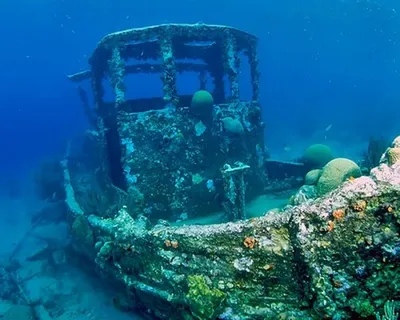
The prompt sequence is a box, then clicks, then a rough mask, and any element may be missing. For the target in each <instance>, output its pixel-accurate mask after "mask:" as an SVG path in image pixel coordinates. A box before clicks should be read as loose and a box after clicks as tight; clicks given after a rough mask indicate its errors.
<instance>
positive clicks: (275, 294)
mask: <svg viewBox="0 0 400 320" xmlns="http://www.w3.org/2000/svg"><path fill="white" fill-rule="evenodd" d="M399 195H400V164H398V163H396V164H394V165H393V166H392V167H389V166H387V165H386V164H381V165H380V167H378V168H375V169H374V170H372V173H371V176H370V177H360V178H358V179H355V180H351V181H348V182H345V183H344V184H343V185H342V186H341V187H340V188H339V189H338V190H335V191H333V192H331V193H330V194H328V195H326V196H325V197H323V198H321V199H317V200H314V201H309V202H306V203H305V204H302V205H300V206H296V207H291V208H290V207H288V208H287V210H285V211H284V212H278V213H275V212H271V213H269V214H268V215H267V216H265V217H260V218H256V219H250V220H246V221H241V222H236V223H226V224H219V225H207V226H195V225H192V226H181V227H171V226H169V225H168V223H166V222H160V223H159V224H157V225H156V226H151V224H150V223H149V221H148V220H147V218H144V217H137V218H136V219H134V218H132V217H131V216H130V215H129V214H128V212H127V209H128V208H126V207H123V208H121V209H120V210H119V212H118V214H117V215H116V216H115V217H114V218H100V217H97V216H95V215H90V216H86V215H85V214H84V213H83V214H82V213H79V212H78V211H76V210H74V209H73V206H70V209H71V210H70V216H71V218H72V220H75V222H74V223H73V226H75V227H77V226H81V227H82V228H84V231H81V232H76V233H75V235H77V238H75V245H76V246H78V247H79V246H87V244H88V235H91V234H93V238H94V239H93V241H91V243H92V245H93V248H92V253H91V254H90V255H89V256H90V257H91V259H93V261H95V264H96V265H97V267H98V270H99V271H100V273H101V274H103V275H105V276H107V277H108V278H109V277H112V278H113V279H115V280H116V281H119V282H122V283H124V284H125V285H126V288H127V291H128V293H129V295H130V296H131V298H132V304H134V305H135V306H136V307H138V308H139V309H141V310H148V311H149V312H150V313H152V314H153V315H156V316H157V317H159V318H161V319H216V318H217V316H220V318H221V319H236V318H235V316H238V317H239V318H240V319H278V318H279V316H281V317H288V316H294V317H295V318H296V319H311V316H312V315H314V316H315V315H318V316H320V317H328V318H330V317H332V318H334V317H339V316H341V317H342V319H346V318H348V319H350V318H353V319H354V318H358V317H359V318H361V317H362V316H363V317H367V316H371V315H373V314H374V312H376V311H377V310H380V308H381V307H382V305H383V303H384V302H385V301H386V300H388V299H396V298H398V297H399V295H400V291H399V283H400V276H399V274H400V272H399V271H400V270H399V259H400V243H399V241H400V240H399V227H400V214H399V211H398V210H399V208H400V203H399ZM68 203H74V202H73V201H71V199H69V201H68ZM82 219H84V220H85V221H87V224H83V223H82ZM87 228H90V229H91V230H92V231H93V232H92V233H91V232H88V231H87ZM79 235H82V237H80V236H79ZM83 235H84V236H83ZM85 252H88V250H87V248H85Z"/></svg>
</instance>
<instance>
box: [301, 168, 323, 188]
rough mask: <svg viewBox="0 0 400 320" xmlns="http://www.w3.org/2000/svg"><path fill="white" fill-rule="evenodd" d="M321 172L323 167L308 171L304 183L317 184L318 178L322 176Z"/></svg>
mask: <svg viewBox="0 0 400 320" xmlns="http://www.w3.org/2000/svg"><path fill="white" fill-rule="evenodd" d="M321 173H322V170H321V169H314V170H311V171H308V172H307V174H306V176H305V178H304V184H305V185H313V184H317V182H318V179H319V177H320V176H321Z"/></svg>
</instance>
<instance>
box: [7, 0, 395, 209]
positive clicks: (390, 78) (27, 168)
mask: <svg viewBox="0 0 400 320" xmlns="http://www.w3.org/2000/svg"><path fill="white" fill-rule="evenodd" d="M0 17H1V19H0V30H1V33H0V34H1V42H2V44H1V51H0V65H1V72H0V84H1V86H0V106H1V111H2V114H1V117H0V147H1V149H2V153H1V154H2V157H1V158H0V177H1V179H0V185H1V190H5V191H7V188H9V186H10V183H11V182H10V181H18V182H13V183H16V184H20V185H25V182H26V181H29V179H30V176H31V171H32V170H33V169H34V168H35V167H36V166H37V165H38V163H40V161H42V160H43V158H46V157H52V156H53V155H54V154H57V153H61V152H63V150H64V147H65V143H66V141H67V140H68V139H70V138H72V137H75V136H76V135H79V134H80V133H81V132H82V131H83V130H84V129H85V128H86V127H87V120H86V118H85V115H84V113H83V110H82V107H81V104H80V101H79V99H78V95H77V94H76V91H75V89H74V85H73V84H72V83H70V82H69V81H68V80H67V78H66V75H67V74H70V73H73V72H76V71H80V70H84V69H85V68H86V67H87V57H88V56H89V55H90V53H91V51H92V50H93V48H94V47H95V45H96V43H97V41H99V40H100V39H101V37H102V36H104V35H105V34H107V33H110V32H114V31H117V30H122V29H125V28H132V27H139V26H146V25H152V24H159V23H168V22H182V23H196V22H204V23H215V24H226V25H231V26H235V27H238V28H241V29H244V30H246V31H248V32H250V33H253V34H255V35H257V36H258V37H259V38H260V43H259V54H260V62H261V75H262V78H261V102H262V106H263V109H264V110H263V112H264V117H265V122H266V124H267V129H266V138H267V146H268V148H269V149H270V150H271V153H273V154H276V155H277V156H284V155H282V150H283V146H284V145H290V146H291V148H292V149H296V147H298V148H302V146H303V145H306V144H307V143H308V142H310V141H313V139H320V140H321V139H325V140H328V141H330V142H331V143H332V144H333V145H334V146H336V148H337V149H338V150H341V149H342V146H345V147H347V150H348V151H347V152H351V150H353V149H357V148H358V147H359V146H360V145H363V144H365V143H366V142H367V140H368V138H369V136H370V135H385V136H387V137H388V138H390V139H391V138H392V137H393V136H395V135H396V134H397V133H399V132H400V122H399V120H398V119H399V116H400V90H399V88H400V74H399V70H400V64H399V59H400V31H399V28H398V26H399V25H400V3H399V2H398V1H394V0H381V1H378V0H376V1H372V0H371V1H366V0H359V1H353V0H325V1H321V0H303V1H297V0H279V1H270V0H253V1H251V0H249V1H236V0H230V1H227V0H219V1H210V0H202V1H198V0H186V1H183V0H182V1H178V0H170V1H165V0H163V1H160V0H152V1H139V0H137V1H128V0H118V1H117V0H80V1H71V0H36V1H34V0H18V1H17V0H2V1H0ZM137 85H138V86H140V85H141V83H137ZM327 128H329V130H328V131H326V129H327ZM345 149H346V148H345ZM13 183H12V184H13ZM21 188H22V187H21ZM3 197H6V195H4V196H3ZM5 214H6V213H5Z"/></svg>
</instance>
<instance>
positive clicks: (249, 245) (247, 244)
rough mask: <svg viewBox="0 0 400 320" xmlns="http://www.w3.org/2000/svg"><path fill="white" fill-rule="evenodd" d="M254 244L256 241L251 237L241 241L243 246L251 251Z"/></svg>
mask: <svg viewBox="0 0 400 320" xmlns="http://www.w3.org/2000/svg"><path fill="white" fill-rule="evenodd" d="M256 243H257V240H256V239H255V238H253V237H246V238H245V239H244V241H243V244H244V246H245V247H246V248H249V249H253V248H254V246H255V245H256Z"/></svg>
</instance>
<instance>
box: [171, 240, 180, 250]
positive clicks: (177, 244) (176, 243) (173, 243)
mask: <svg viewBox="0 0 400 320" xmlns="http://www.w3.org/2000/svg"><path fill="white" fill-rule="evenodd" d="M171 246H172V248H174V249H176V248H178V246H179V243H178V241H171Z"/></svg>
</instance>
